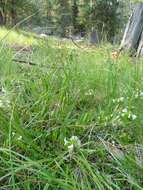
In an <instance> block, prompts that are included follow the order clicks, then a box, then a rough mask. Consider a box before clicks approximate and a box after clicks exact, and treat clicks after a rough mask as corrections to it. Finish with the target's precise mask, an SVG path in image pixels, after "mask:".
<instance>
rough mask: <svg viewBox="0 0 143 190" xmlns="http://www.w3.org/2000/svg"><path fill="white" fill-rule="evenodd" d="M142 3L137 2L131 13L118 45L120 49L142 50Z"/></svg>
mask: <svg viewBox="0 0 143 190" xmlns="http://www.w3.org/2000/svg"><path fill="white" fill-rule="evenodd" d="M142 30H143V3H137V4H136V6H135V10H134V12H133V14H132V15H131V17H130V19H129V22H128V24H127V26H126V29H125V32H124V36H123V39H122V42H121V45H120V50H123V49H125V50H127V51H129V52H131V53H132V52H134V51H137V52H138V54H140V51H141V52H142V51H143V50H141V49H142V45H143V34H142Z"/></svg>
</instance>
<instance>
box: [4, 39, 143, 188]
mask: <svg viewBox="0 0 143 190" xmlns="http://www.w3.org/2000/svg"><path fill="white" fill-rule="evenodd" d="M54 43H55V42H54ZM1 47H2V46H1ZM111 48H112V47H111V46H109V45H107V46H104V47H98V48H93V49H92V51H90V50H81V49H79V50H78V49H77V48H76V49H73V48H71V49H70V48H67V47H62V48H58V46H55V47H54V46H53V44H51V43H49V42H43V41H42V42H40V43H39V45H38V46H37V47H36V48H35V49H34V50H33V51H32V53H30V54H25V55H23V59H24V58H25V59H29V60H30V61H33V62H34V63H36V65H35V66H30V65H28V64H22V63H16V62H14V61H13V58H14V57H15V56H16V55H17V53H16V52H15V51H14V50H13V49H11V48H4V47H2V48H1V49H0V77H1V80H0V89H1V91H0V189H2V190H3V189H7V190H18V189H20V190H22V189H23V190H93V189H96V190H97V189H98V190H104V189H109V190H115V189H117V190H129V189H130V190H138V189H139V190H141V189H143V72H142V69H143V66H142V61H141V60H133V59H132V58H129V57H128V56H127V55H123V56H121V57H120V58H119V59H118V60H112V59H111V58H110V52H111Z"/></svg>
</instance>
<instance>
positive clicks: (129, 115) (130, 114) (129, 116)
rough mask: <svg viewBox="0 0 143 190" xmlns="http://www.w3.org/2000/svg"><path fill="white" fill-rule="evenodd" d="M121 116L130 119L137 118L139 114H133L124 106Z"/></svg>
mask: <svg viewBox="0 0 143 190" xmlns="http://www.w3.org/2000/svg"><path fill="white" fill-rule="evenodd" d="M121 116H122V117H125V116H127V117H128V119H131V120H135V119H137V115H135V114H133V113H132V112H131V111H129V110H128V108H124V109H123V110H122V112H121Z"/></svg>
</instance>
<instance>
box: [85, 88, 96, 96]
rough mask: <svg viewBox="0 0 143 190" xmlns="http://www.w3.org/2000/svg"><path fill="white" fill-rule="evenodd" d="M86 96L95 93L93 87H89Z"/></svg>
mask: <svg viewBox="0 0 143 190" xmlns="http://www.w3.org/2000/svg"><path fill="white" fill-rule="evenodd" d="M85 95H86V96H91V95H94V90H93V89H89V90H88V91H87V92H86V93H85Z"/></svg>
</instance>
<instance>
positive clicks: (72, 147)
mask: <svg viewBox="0 0 143 190" xmlns="http://www.w3.org/2000/svg"><path fill="white" fill-rule="evenodd" d="M73 149H74V145H73V144H71V145H69V146H68V151H69V153H72V152H73Z"/></svg>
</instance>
